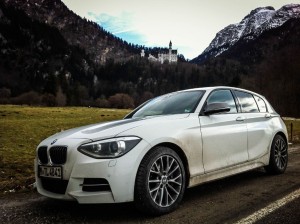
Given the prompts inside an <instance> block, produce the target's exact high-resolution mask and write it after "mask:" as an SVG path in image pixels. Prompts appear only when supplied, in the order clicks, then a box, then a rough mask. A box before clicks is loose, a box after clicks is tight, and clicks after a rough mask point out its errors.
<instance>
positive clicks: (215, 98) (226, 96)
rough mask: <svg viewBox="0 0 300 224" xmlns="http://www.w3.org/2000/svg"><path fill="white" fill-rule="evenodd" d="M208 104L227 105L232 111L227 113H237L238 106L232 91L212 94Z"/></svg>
mask: <svg viewBox="0 0 300 224" xmlns="http://www.w3.org/2000/svg"><path fill="white" fill-rule="evenodd" d="M206 102H207V104H211V103H227V104H228V106H229V107H230V111H229V112H227V113H236V112H237V110H236V105H235V102H234V99H233V96H232V94H231V92H230V90H217V91H214V92H212V93H211V94H210V96H209V97H208V99H207V101H206Z"/></svg>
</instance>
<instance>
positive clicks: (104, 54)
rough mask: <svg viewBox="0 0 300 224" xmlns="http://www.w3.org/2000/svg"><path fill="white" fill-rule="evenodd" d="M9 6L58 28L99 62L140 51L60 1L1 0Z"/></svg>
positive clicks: (126, 57)
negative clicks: (83, 17) (80, 15)
mask: <svg viewBox="0 0 300 224" xmlns="http://www.w3.org/2000/svg"><path fill="white" fill-rule="evenodd" d="M0 1H1V2H3V3H4V5H5V6H6V7H11V8H14V9H18V10H20V11H23V12H25V14H26V15H27V16H28V17H30V18H31V19H33V20H36V21H39V22H40V23H44V24H47V25H49V26H51V27H54V28H57V30H58V31H59V32H60V34H61V35H62V36H63V38H64V39H65V40H66V41H67V43H68V44H70V45H72V46H78V47H80V48H81V49H83V50H84V51H85V52H86V53H87V54H88V56H89V57H90V58H91V60H93V61H94V62H95V63H102V64H103V63H105V61H107V60H108V59H112V58H113V59H114V60H115V61H124V60H128V59H129V58H131V57H132V56H133V55H135V54H137V53H139V52H140V49H137V48H136V46H134V45H132V44H128V43H127V42H126V41H123V40H121V39H119V38H117V37H115V36H113V35H112V34H111V33H109V32H107V31H105V30H104V29H103V28H102V27H100V26H99V25H98V24H96V23H94V22H90V21H87V20H86V19H82V18H81V17H79V16H78V15H76V14H75V13H74V12H72V11H71V10H69V9H68V8H67V7H66V6H65V5H64V3H63V2H61V1H60V0H0Z"/></svg>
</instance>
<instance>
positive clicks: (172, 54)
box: [141, 41, 177, 64]
mask: <svg viewBox="0 0 300 224" xmlns="http://www.w3.org/2000/svg"><path fill="white" fill-rule="evenodd" d="M145 56H146V54H145V50H144V49H142V51H141V57H142V58H144V57H145ZM148 60H150V61H154V62H160V63H161V64H163V63H164V62H169V63H177V50H173V49H172V42H171V41H170V43H169V49H168V50H163V51H161V52H159V53H158V55H157V57H155V56H154V55H152V54H149V56H148Z"/></svg>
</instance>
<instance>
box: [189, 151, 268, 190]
mask: <svg viewBox="0 0 300 224" xmlns="http://www.w3.org/2000/svg"><path fill="white" fill-rule="evenodd" d="M269 157H270V155H269V153H268V154H266V155H264V156H262V157H260V158H259V159H256V160H252V161H248V162H246V163H242V164H238V165H235V166H231V167H228V168H224V169H220V170H216V171H213V172H210V173H205V174H201V175H195V176H191V177H190V181H189V185H188V187H193V186H197V185H200V184H203V183H206V182H210V181H213V180H218V179H222V178H225V177H229V176H233V175H235V174H239V173H243V172H246V171H249V170H253V169H256V168H259V167H263V166H266V165H268V163H269Z"/></svg>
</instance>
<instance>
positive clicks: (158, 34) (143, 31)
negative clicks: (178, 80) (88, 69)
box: [62, 0, 300, 59]
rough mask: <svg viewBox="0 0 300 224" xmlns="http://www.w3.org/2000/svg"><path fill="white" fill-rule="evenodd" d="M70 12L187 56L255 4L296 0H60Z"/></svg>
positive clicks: (142, 42)
mask: <svg viewBox="0 0 300 224" xmlns="http://www.w3.org/2000/svg"><path fill="white" fill-rule="evenodd" d="M62 1H63V2H64V3H65V5H66V6H67V7H68V8H69V9H71V10H72V11H73V12H75V13H76V14H78V15H79V16H81V17H85V18H86V19H88V20H92V21H94V22H97V23H98V24H99V25H100V26H102V27H103V28H104V29H105V30H107V31H109V32H111V33H112V34H114V35H116V36H117V37H120V38H122V39H123V40H126V41H127V42H129V43H133V44H139V45H145V46H147V47H168V45H169V42H170V40H171V41H172V43H173V49H177V50H178V53H179V54H183V55H184V57H185V58H187V59H193V58H195V57H197V56H198V55H199V54H201V53H202V52H203V51H204V50H205V48H207V47H208V45H209V44H210V42H211V41H212V40H213V38H214V37H215V36H216V33H217V32H219V31H220V30H221V29H223V28H225V27H226V26H228V25H229V24H234V23H239V22H240V21H241V20H242V19H243V18H244V17H245V16H246V15H247V14H249V13H250V11H251V10H253V9H255V8H257V7H264V6H273V7H274V8H275V9H276V10H277V9H279V8H281V7H282V6H283V5H286V4H290V3H296V4H300V0H293V1H291V0H287V1H286V0H205V1H204V0H62Z"/></svg>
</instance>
